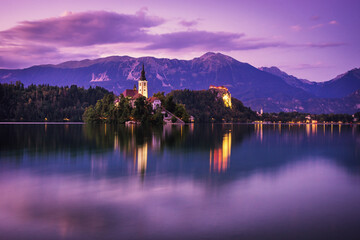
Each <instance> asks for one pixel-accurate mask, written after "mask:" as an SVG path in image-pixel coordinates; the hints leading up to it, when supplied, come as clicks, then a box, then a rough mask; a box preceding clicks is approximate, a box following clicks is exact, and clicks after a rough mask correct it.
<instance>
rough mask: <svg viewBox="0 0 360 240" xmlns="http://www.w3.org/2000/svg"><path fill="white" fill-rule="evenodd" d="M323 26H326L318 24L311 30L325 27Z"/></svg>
mask: <svg viewBox="0 0 360 240" xmlns="http://www.w3.org/2000/svg"><path fill="white" fill-rule="evenodd" d="M323 26H324V24H322V23H319V24H316V25H313V26H311V27H310V29H316V28H321V27H323Z"/></svg>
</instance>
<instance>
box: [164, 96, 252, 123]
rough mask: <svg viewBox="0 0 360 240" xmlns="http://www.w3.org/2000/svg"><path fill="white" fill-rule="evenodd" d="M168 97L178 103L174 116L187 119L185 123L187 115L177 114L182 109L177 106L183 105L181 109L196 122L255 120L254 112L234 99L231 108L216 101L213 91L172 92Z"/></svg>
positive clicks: (218, 100)
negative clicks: (171, 97)
mask: <svg viewBox="0 0 360 240" xmlns="http://www.w3.org/2000/svg"><path fill="white" fill-rule="evenodd" d="M169 95H170V96H173V101H174V102H176V103H178V104H177V105H176V106H175V114H176V116H178V117H180V118H182V119H183V118H185V119H186V118H187V121H188V118H189V115H188V116H186V114H185V115H181V114H179V115H178V114H177V113H179V112H182V110H181V109H182V107H181V106H178V105H179V104H183V108H184V109H185V108H186V111H187V112H188V113H189V114H190V115H192V116H194V117H195V119H196V121H197V122H212V121H215V122H249V121H254V120H256V119H257V116H256V113H255V112H253V111H252V110H251V109H250V108H247V107H245V106H244V105H243V104H242V102H241V101H239V100H237V99H235V98H232V99H231V101H232V108H227V107H225V106H224V102H223V101H222V99H218V98H217V96H216V93H214V92H213V91H209V90H202V91H191V90H187V89H185V90H176V91H172V92H171V93H170V94H169ZM170 96H169V99H170ZM167 98H168V96H167ZM183 120H184V119H183Z"/></svg>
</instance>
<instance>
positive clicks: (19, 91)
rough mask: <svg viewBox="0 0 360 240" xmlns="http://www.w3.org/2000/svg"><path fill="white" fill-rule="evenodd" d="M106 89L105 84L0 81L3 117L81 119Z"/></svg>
mask: <svg viewBox="0 0 360 240" xmlns="http://www.w3.org/2000/svg"><path fill="white" fill-rule="evenodd" d="M106 93H109V92H108V91H107V90H106V89H104V88H101V87H96V88H92V87H90V88H89V89H84V88H81V87H77V86H76V85H72V86H70V87H68V86H65V87H57V86H49V85H46V84H43V85H29V86H28V87H26V88H25V87H24V84H22V83H21V82H16V83H15V84H6V83H5V84H0V121H44V120H45V118H47V120H48V121H64V119H69V120H70V121H81V119H82V115H83V113H84V111H85V109H86V108H87V107H88V106H90V105H93V104H95V103H96V101H97V100H99V99H101V98H103V97H104V95H105V94H106ZM86 117H87V116H86Z"/></svg>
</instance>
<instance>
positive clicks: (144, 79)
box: [140, 64, 146, 81]
mask: <svg viewBox="0 0 360 240" xmlns="http://www.w3.org/2000/svg"><path fill="white" fill-rule="evenodd" d="M140 81H146V77H145V69H144V64H143V66H142V70H141V76H140Z"/></svg>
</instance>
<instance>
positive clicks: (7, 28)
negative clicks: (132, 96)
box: [0, 0, 360, 81]
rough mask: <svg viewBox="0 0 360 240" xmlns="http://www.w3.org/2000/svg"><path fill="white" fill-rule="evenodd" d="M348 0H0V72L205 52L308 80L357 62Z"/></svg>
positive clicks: (359, 21)
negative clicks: (103, 59) (124, 57)
mask: <svg viewBox="0 0 360 240" xmlns="http://www.w3.org/2000/svg"><path fill="white" fill-rule="evenodd" d="M359 13H360V1H357V0H352V1H350V0H341V1H340V0H339V1H333V0H326V1H316V0H311V1H308V0H301V1H288V0H273V1H271V0H233V1H230V0H229V1H226V0H223V1H210V0H197V1H195V0H189V1H188V0H182V1H168V0H158V1H151V0H146V1H145V0H137V1H134V0H132V1H121V0H101V1H89V0H87V1H85V0H76V1H74V0H71V1H68V0H62V1H55V0H54V1H50V0H32V1H30V0H2V1H1V8H0V68H23V67H29V66H32V65H35V64H46V63H60V62H63V61H67V60H81V59H84V58H98V57H105V56H111V55H129V56H134V57H140V56H149V55H151V56H155V57H166V58H179V59H192V58H194V57H198V56H200V55H202V54H204V53H205V52H208V51H214V52H222V53H224V54H227V55H230V56H232V57H234V58H236V59H237V60H239V61H242V62H248V63H250V64H252V65H253V66H255V67H261V66H267V67H269V66H278V67H279V68H280V69H281V70H283V71H286V72H287V73H289V74H293V75H295V76H297V77H300V78H305V79H309V80H312V81H325V80H329V79H331V78H333V77H335V76H336V75H338V74H341V73H343V72H346V71H348V70H350V69H352V68H355V67H360V30H359V29H360V14H359Z"/></svg>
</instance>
